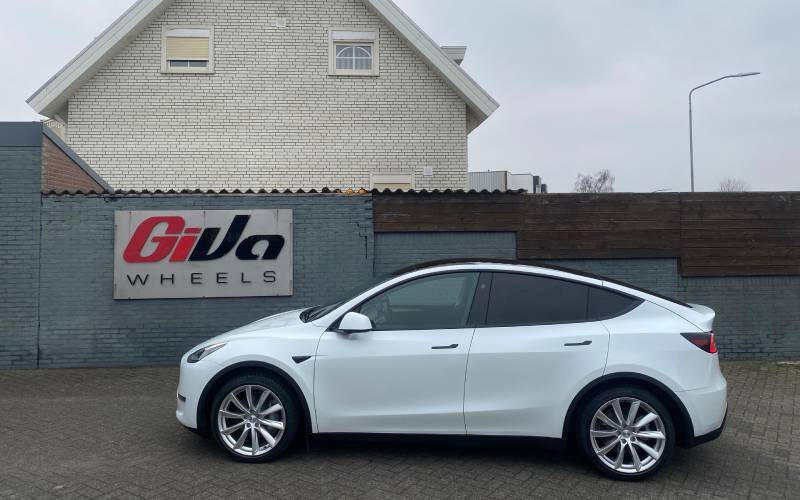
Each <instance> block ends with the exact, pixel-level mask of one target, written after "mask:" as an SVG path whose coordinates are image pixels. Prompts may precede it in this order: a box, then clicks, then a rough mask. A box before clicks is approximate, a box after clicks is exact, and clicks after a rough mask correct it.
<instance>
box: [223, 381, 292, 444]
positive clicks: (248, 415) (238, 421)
mask: <svg viewBox="0 0 800 500" xmlns="http://www.w3.org/2000/svg"><path fill="white" fill-rule="evenodd" d="M217 428H218V429H219V434H220V436H221V437H222V441H223V442H224V443H225V445H227V446H228V448H230V449H231V450H233V451H234V452H235V453H237V454H239V455H242V456H247V457H258V456H260V455H263V454H265V453H268V452H269V451H270V450H272V449H273V448H275V446H277V444H278V443H279V442H280V440H281V438H282V437H283V432H284V430H285V429H286V412H285V411H284V409H283V403H281V400H280V399H279V398H278V396H277V395H276V394H275V393H274V392H272V391H270V390H269V389H267V388H266V387H263V386H260V385H243V386H241V387H237V388H236V389H234V390H232V391H231V392H230V393H229V394H228V395H227V396H225V399H223V400H222V404H221V405H220V407H219V412H218V414H217Z"/></svg>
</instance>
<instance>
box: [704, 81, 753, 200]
mask: <svg viewBox="0 0 800 500" xmlns="http://www.w3.org/2000/svg"><path fill="white" fill-rule="evenodd" d="M760 74H761V73H759V72H757V71H753V72H750V73H736V74H735V75H726V76H723V77H720V78H717V79H716V80H711V81H710V82H706V83H704V84H702V85H698V86H697V87H695V88H693V89H692V90H691V92H689V162H690V169H691V174H692V192H693V193H694V133H693V130H692V96H693V95H694V92H695V91H696V90H700V89H702V88H703V87H708V86H709V85H711V84H714V83H717V82H720V81H722V80H727V79H728V78H744V77H747V76H756V75H760Z"/></svg>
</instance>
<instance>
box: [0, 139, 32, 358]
mask: <svg viewBox="0 0 800 500" xmlns="http://www.w3.org/2000/svg"><path fill="white" fill-rule="evenodd" d="M0 132H2V130H0ZM0 135H2V134H0ZM6 138H7V137H0V144H8V142H5V141H3V139H6ZM38 138H39V139H38V143H39V145H38V146H27V147H20V146H8V145H6V146H3V145H0V367H9V368H31V367H35V366H36V355H37V353H36V333H37V324H38V321H39V309H38V308H39V203H40V201H39V184H40V178H41V157H42V150H41V125H40V126H39V132H38Z"/></svg>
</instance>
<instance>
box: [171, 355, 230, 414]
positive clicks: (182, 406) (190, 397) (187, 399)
mask: <svg viewBox="0 0 800 500" xmlns="http://www.w3.org/2000/svg"><path fill="white" fill-rule="evenodd" d="M220 369H221V366H220V365H218V364H217V363H214V362H213V361H212V360H211V359H208V358H206V359H203V360H202V361H200V362H199V363H188V362H187V361H186V356H184V357H183V359H182V360H181V371H180V379H179V380H178V392H177V395H176V409H175V418H177V419H178V422H180V423H181V424H182V425H183V426H184V427H187V428H189V429H197V428H198V427H199V424H198V422H197V409H198V405H199V404H200V396H201V395H202V394H203V389H205V387H206V386H207V385H208V383H209V382H210V381H211V379H212V378H213V377H214V375H216V374H217V373H218V372H219V370H220Z"/></svg>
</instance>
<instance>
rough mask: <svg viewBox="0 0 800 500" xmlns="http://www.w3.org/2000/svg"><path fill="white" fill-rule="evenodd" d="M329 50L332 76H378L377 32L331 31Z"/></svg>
mask: <svg viewBox="0 0 800 500" xmlns="http://www.w3.org/2000/svg"><path fill="white" fill-rule="evenodd" d="M329 50H330V70H329V73H330V74H331V75H350V76H377V75H378V31H377V30H374V31H373V30H370V31H359V30H331V31H330V49H329Z"/></svg>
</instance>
